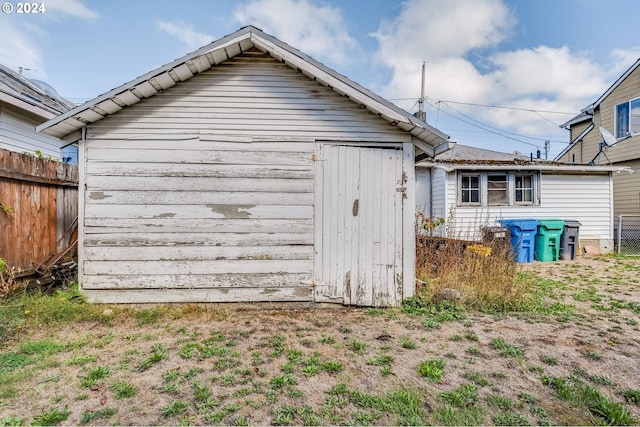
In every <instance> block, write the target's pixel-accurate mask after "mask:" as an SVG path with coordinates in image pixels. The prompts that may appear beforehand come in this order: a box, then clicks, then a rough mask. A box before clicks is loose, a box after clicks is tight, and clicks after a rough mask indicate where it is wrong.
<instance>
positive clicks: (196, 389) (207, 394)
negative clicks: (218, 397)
mask: <svg viewBox="0 0 640 427" xmlns="http://www.w3.org/2000/svg"><path fill="white" fill-rule="evenodd" d="M192 387H193V397H194V398H195V399H196V402H206V401H208V400H209V399H210V398H211V390H210V389H209V387H207V386H206V385H203V384H200V383H199V382H197V381H196V382H195V383H193V385H192Z"/></svg>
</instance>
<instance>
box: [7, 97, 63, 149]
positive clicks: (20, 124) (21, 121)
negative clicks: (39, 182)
mask: <svg viewBox="0 0 640 427" xmlns="http://www.w3.org/2000/svg"><path fill="white" fill-rule="evenodd" d="M40 123H42V119H39V120H38V119H36V118H35V116H33V115H32V114H30V113H25V112H23V111H21V110H19V109H17V108H15V107H12V106H10V105H8V104H4V103H0V148H2V149H5V150H9V151H16V152H18V153H25V152H26V153H31V154H33V153H35V152H36V151H38V152H39V153H41V155H42V156H43V157H47V158H51V159H53V160H60V159H61V154H60V147H59V144H60V140H59V139H57V138H53V137H51V136H48V135H44V134H41V133H38V132H36V130H35V127H36V126H37V125H39V124H40Z"/></svg>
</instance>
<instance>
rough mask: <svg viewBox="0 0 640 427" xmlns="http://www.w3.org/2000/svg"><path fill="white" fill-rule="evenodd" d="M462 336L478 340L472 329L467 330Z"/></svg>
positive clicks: (470, 339)
mask: <svg viewBox="0 0 640 427" xmlns="http://www.w3.org/2000/svg"><path fill="white" fill-rule="evenodd" d="M464 337H465V338H466V339H468V340H469V341H478V335H476V333H475V332H473V331H469V332H467V333H466V334H464Z"/></svg>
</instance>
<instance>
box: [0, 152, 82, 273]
mask: <svg viewBox="0 0 640 427" xmlns="http://www.w3.org/2000/svg"><path fill="white" fill-rule="evenodd" d="M77 216H78V168H77V166H75V165H67V164H63V163H60V162H56V161H52V160H47V159H44V158H38V157H35V156H33V155H28V154H21V153H16V152H12V151H7V150H0V230H1V232H0V258H4V259H5V260H6V261H7V264H8V265H11V266H16V267H22V268H26V267H30V266H37V265H38V264H39V263H41V262H43V261H45V260H46V259H47V258H48V257H50V256H52V255H54V254H56V253H57V252H58V251H60V250H61V249H64V248H65V247H66V246H68V244H69V239H70V234H71V232H72V231H73V227H74V224H76V218H77Z"/></svg>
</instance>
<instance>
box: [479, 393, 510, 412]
mask: <svg viewBox="0 0 640 427" xmlns="http://www.w3.org/2000/svg"><path fill="white" fill-rule="evenodd" d="M486 400H487V403H488V404H489V405H491V406H493V407H495V408H498V409H501V410H503V411H510V410H511V408H512V407H513V402H511V399H509V398H507V397H504V396H501V395H499V394H490V395H489V396H487V397H486Z"/></svg>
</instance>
